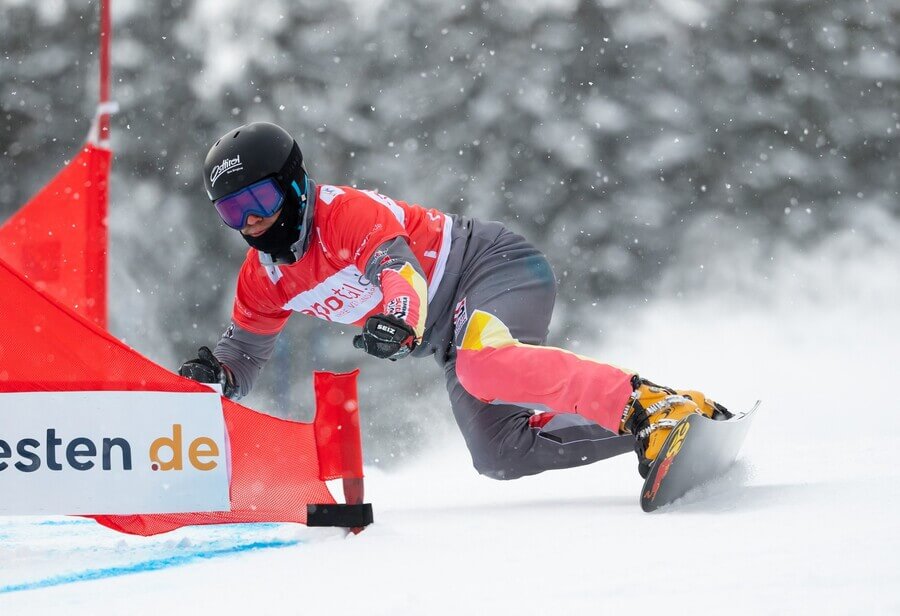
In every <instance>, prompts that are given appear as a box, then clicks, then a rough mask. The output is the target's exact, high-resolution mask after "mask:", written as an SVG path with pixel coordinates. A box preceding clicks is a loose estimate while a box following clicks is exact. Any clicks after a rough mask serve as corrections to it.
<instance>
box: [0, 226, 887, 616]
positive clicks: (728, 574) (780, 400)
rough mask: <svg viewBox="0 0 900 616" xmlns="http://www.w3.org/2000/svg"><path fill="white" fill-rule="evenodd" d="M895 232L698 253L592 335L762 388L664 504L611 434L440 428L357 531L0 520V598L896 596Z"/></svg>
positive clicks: (688, 375)
mask: <svg viewBox="0 0 900 616" xmlns="http://www.w3.org/2000/svg"><path fill="white" fill-rule="evenodd" d="M882 231H884V229H882ZM884 232H885V233H887V232H886V231H884ZM876 235H877V234H876ZM894 240H896V237H895V236H891V237H887V236H885V235H882V236H881V238H880V239H879V238H878V237H876V238H874V239H873V238H871V237H867V238H866V239H865V240H864V241H863V240H861V239H860V238H859V237H858V236H855V235H854V233H850V232H848V233H845V234H841V235H839V236H836V237H835V238H834V240H833V241H831V242H829V243H828V244H827V245H826V246H824V247H822V248H820V249H817V250H815V251H812V252H809V253H807V254H803V255H798V254H794V253H793V252H791V251H789V250H785V252H784V254H778V255H775V256H774V257H773V259H772V264H771V265H767V266H766V267H764V268H760V267H759V266H758V265H757V264H756V262H755V261H754V262H752V263H751V262H747V263H743V262H742V261H741V259H740V258H737V257H736V258H735V260H733V262H730V263H729V264H728V265H727V267H723V268H721V269H720V270H716V268H714V267H708V268H707V270H706V271H707V273H706V274H704V275H705V276H708V282H707V284H706V285H705V286H703V287H702V289H701V290H700V291H697V292H688V293H682V294H681V296H680V297H679V296H678V294H677V293H671V294H669V297H671V299H668V300H666V299H656V300H650V301H648V302H647V303H646V304H644V305H642V306H641V307H640V308H636V309H634V310H632V311H630V312H629V313H628V317H627V318H626V319H625V322H623V323H622V327H621V328H620V329H618V330H617V331H616V332H614V333H612V334H611V335H609V336H607V337H606V338H605V341H604V344H603V346H602V347H599V348H597V349H594V350H593V351H594V354H595V355H599V356H602V357H603V358H604V359H607V360H609V361H614V362H616V363H619V364H621V365H626V366H634V367H636V368H639V369H640V370H641V372H642V373H643V374H645V375H646V376H648V377H649V378H652V379H655V380H660V381H663V382H665V383H670V384H674V385H678V386H690V387H697V388H705V389H706V390H708V392H709V393H710V394H711V395H714V396H717V397H718V398H720V399H721V400H722V401H723V402H725V403H726V404H727V405H729V406H731V407H733V408H735V409H742V408H746V407H749V406H750V405H751V404H752V403H753V401H754V400H756V399H757V398H761V399H763V401H764V402H763V407H762V409H761V411H760V413H759V415H758V416H757V418H756V421H755V423H754V425H753V428H752V430H751V433H750V436H749V438H748V441H747V443H746V444H745V447H744V450H743V452H742V454H741V458H740V460H739V462H738V464H737V465H736V466H735V467H734V468H733V469H732V471H731V472H729V473H728V474H727V475H726V476H725V477H723V478H722V479H720V480H718V481H716V482H714V483H712V484H710V485H708V486H705V487H704V488H701V489H700V490H699V491H697V492H695V493H692V494H690V495H688V496H687V497H686V498H685V499H683V500H682V501H680V502H679V503H676V505H674V506H673V507H671V508H670V509H669V510H667V511H665V512H664V513H655V514H645V513H642V512H641V510H640V508H639V506H638V492H639V489H640V485H641V481H640V479H639V477H638V475H637V473H636V463H635V459H634V457H633V456H632V455H627V456H623V457H620V458H617V459H614V460H611V461H607V462H603V463H599V464H595V465H592V466H588V467H584V468H580V469H575V470H568V471H559V472H553V473H546V474H544V475H542V476H538V477H532V478H527V479H521V480H517V481H512V482H507V483H503V482H497V481H492V480H489V479H486V478H482V477H479V476H478V475H477V474H476V473H475V472H474V471H473V470H472V469H471V467H470V464H469V461H468V457H467V452H466V451H465V448H464V446H463V443H462V440H461V438H460V437H459V436H458V435H456V434H449V435H447V436H446V437H441V438H438V439H436V440H435V444H434V446H433V447H432V452H431V453H430V454H429V455H427V456H426V457H425V458H424V459H421V460H419V461H418V462H416V463H413V464H410V465H408V466H406V467H404V468H401V469H399V470H396V471H392V472H390V473H387V472H382V471H378V470H375V469H373V470H371V472H369V482H368V497H369V499H370V500H371V501H372V502H373V503H374V505H375V511H376V524H375V525H374V526H372V527H371V528H369V529H368V530H366V531H365V532H364V533H362V534H361V535H359V536H350V537H346V538H345V537H344V536H343V534H342V533H341V532H339V531H336V530H330V529H325V530H323V529H309V528H305V527H301V526H294V525H278V524H275V525H259V526H244V525H241V526H226V527H220V528H192V529H185V530H182V531H178V532H175V533H171V534H169V535H164V536H161V537H155V538H138V537H128V536H124V535H119V534H116V533H113V532H111V531H108V530H105V529H103V528H101V527H99V526H97V525H96V524H93V523H92V522H90V521H85V520H80V519H76V518H52V519H32V518H0V613H3V614H52V613H57V612H59V613H62V612H65V613H75V614H78V613H92V614H148V615H153V616H157V615H158V614H160V613H166V614H196V613H200V612H201V611H202V612H204V613H225V614H254V615H255V614H300V613H307V614H315V613H329V614H367V615H369V614H371V615H380V614H384V615H396V614H452V615H454V616H458V615H459V614H494V615H499V614H515V615H516V616H521V615H525V614H541V615H546V614H619V613H626V612H627V613H633V614H651V613H666V614H687V613H719V612H723V613H730V614H786V613H805V614H851V613H852V614H859V613H875V614H878V613H884V614H887V613H894V614H896V613H900V531H898V525H897V519H898V513H897V509H898V506H900V470H898V465H896V464H894V463H893V462H892V460H893V459H894V458H895V457H896V455H897V452H898V451H900V413H898V403H897V400H896V395H895V390H896V387H894V385H895V383H896V378H895V375H896V370H897V359H896V358H897V348H898V343H900V336H898V332H900V317H898V313H897V305H898V300H900V292H898V291H900V283H898V280H897V272H898V271H900V255H898V254H897V251H896V248H892V246H894V247H895V246H896V245H897V243H896V241H894ZM723 281H727V286H728V288H727V289H726V290H725V291H722V290H721V289H722V288H723V287H724V286H726V284H725V283H724V282H723ZM669 282H670V287H671V288H672V289H675V288H677V287H678V281H677V280H674V279H673V280H671V281H669ZM717 289H718V290H717ZM580 351H581V352H585V350H584V349H580ZM436 378H437V376H436ZM448 412H449V410H448Z"/></svg>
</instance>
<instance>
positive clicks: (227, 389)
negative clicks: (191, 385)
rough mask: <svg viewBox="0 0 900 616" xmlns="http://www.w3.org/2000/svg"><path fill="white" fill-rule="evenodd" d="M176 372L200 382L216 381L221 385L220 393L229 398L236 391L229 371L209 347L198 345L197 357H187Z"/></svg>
mask: <svg viewBox="0 0 900 616" xmlns="http://www.w3.org/2000/svg"><path fill="white" fill-rule="evenodd" d="M178 374H180V375H181V376H184V377H187V378H189V379H192V380H194V381H199V382H200V383H218V384H219V385H221V386H222V395H223V396H225V397H226V398H231V397H232V396H234V395H235V394H236V393H237V388H236V387H235V386H234V379H233V378H232V376H231V371H230V370H229V369H228V368H227V367H226V366H223V365H222V363H221V362H219V360H218V359H216V358H215V356H214V355H213V354H212V351H210V350H209V347H200V350H199V351H197V359H189V360H188V361H186V362H184V363H183V364H181V368H179V369H178Z"/></svg>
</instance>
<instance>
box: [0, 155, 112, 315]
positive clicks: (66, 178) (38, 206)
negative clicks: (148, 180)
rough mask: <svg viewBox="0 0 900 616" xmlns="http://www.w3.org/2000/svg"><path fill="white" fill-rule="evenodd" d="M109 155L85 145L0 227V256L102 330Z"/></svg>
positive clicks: (104, 295)
mask: <svg viewBox="0 0 900 616" xmlns="http://www.w3.org/2000/svg"><path fill="white" fill-rule="evenodd" d="M110 158H111V153H110V151H109V150H108V149H105V148H102V147H99V146H96V145H93V144H90V143H89V144H87V145H85V146H84V147H83V148H82V149H81V151H80V152H79V153H78V156H76V157H75V159H74V160H73V161H72V162H70V163H69V164H68V165H66V166H65V167H64V168H63V169H62V171H60V172H59V173H58V174H57V175H56V177H54V178H53V179H52V180H51V181H50V183H49V184H47V185H46V186H44V188H42V189H41V190H40V192H38V194H36V195H35V196H34V197H32V199H31V200H30V201H29V202H28V203H26V204H25V205H24V206H22V208H21V209H20V210H19V211H18V212H16V213H15V214H13V216H12V217H11V218H10V219H9V220H7V221H6V223H5V224H4V225H3V226H2V227H0V259H3V260H4V261H6V262H7V263H8V264H9V265H11V266H13V267H14V268H16V269H17V270H19V271H20V272H22V273H23V274H24V275H25V277H26V278H28V279H29V280H30V281H31V282H32V283H33V284H34V285H35V287H37V288H38V289H39V290H40V291H43V292H45V293H49V294H50V295H52V296H53V297H54V298H56V299H57V300H59V302H60V303H62V304H63V305H64V306H66V307H67V308H71V309H72V310H74V311H75V312H77V313H78V314H80V315H82V316H84V317H86V318H87V319H89V320H91V321H93V322H94V323H96V324H97V325H99V326H100V327H104V328H105V327H106V254H107V229H106V211H107V188H108V183H109V166H110Z"/></svg>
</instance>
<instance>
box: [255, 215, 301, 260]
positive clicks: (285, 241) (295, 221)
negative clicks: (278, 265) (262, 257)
mask: <svg viewBox="0 0 900 616" xmlns="http://www.w3.org/2000/svg"><path fill="white" fill-rule="evenodd" d="M299 227H300V207H299V204H298V203H297V200H296V199H288V200H287V202H286V203H285V204H284V207H282V208H281V214H280V215H279V216H278V218H276V219H275V223H274V224H273V225H272V226H271V227H269V228H268V230H267V231H266V232H265V233H263V234H262V235H260V236H259V237H250V236H249V235H244V234H243V233H241V237H243V238H244V241H246V242H247V243H248V244H250V246H252V247H253V248H256V249H257V250H259V251H260V252H265V253H268V254H270V255H271V256H272V259H273V260H274V261H276V262H278V261H280V262H286V263H293V262H294V261H295V260H296V259H295V257H294V254H293V253H292V252H291V246H293V245H294V244H295V243H296V242H297V240H299V239H300V229H299Z"/></svg>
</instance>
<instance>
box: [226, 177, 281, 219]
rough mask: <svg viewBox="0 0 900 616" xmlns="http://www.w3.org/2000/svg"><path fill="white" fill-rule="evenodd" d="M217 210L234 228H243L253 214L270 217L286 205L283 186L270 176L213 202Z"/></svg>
mask: <svg viewBox="0 0 900 616" xmlns="http://www.w3.org/2000/svg"><path fill="white" fill-rule="evenodd" d="M213 205H215V206H216V211H217V212H219V216H221V217H222V220H223V221H224V222H225V224H226V225H228V226H229V227H231V228H232V229H238V230H240V229H243V228H244V225H246V224H247V218H248V217H250V216H251V215H253V216H259V217H260V218H268V217H269V216H272V215H273V214H275V213H277V212H278V210H280V209H281V206H282V205H284V193H283V192H281V187H280V186H278V184H277V183H276V182H275V180H273V179H272V178H268V179H265V180H262V181H260V182H256V183H255V184H251V185H250V186H248V187H247V188H243V189H241V190H239V191H237V192H235V193H231V194H230V195H228V196H225V197H222V198H221V199H217V200H216V201H214V202H213Z"/></svg>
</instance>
